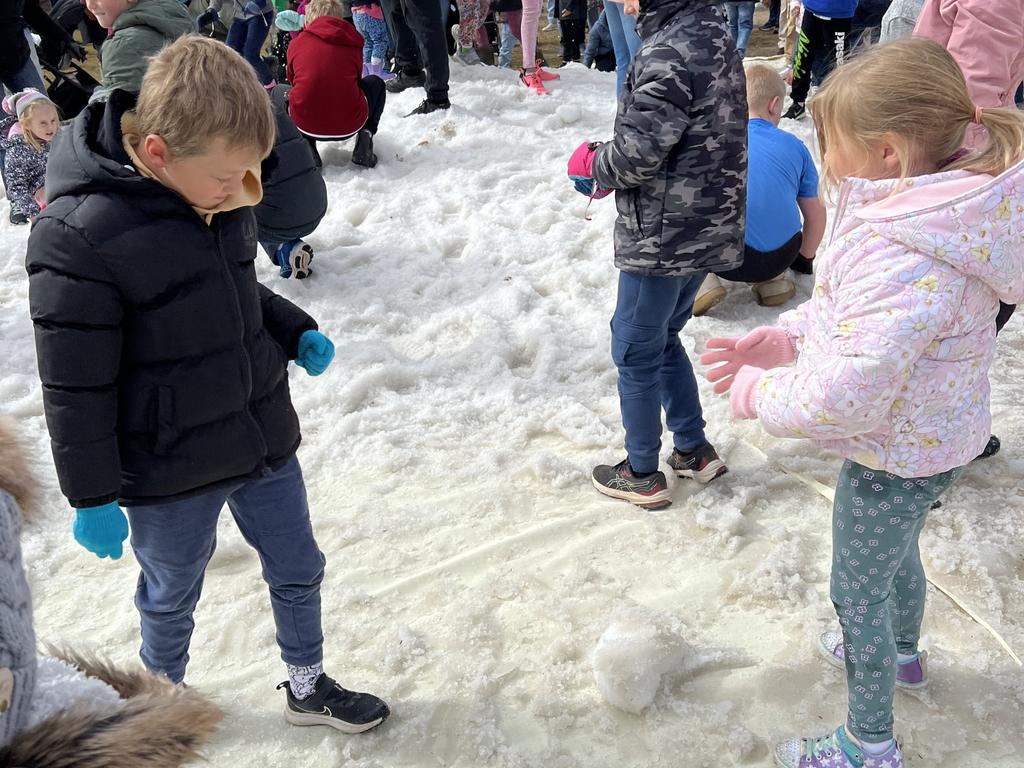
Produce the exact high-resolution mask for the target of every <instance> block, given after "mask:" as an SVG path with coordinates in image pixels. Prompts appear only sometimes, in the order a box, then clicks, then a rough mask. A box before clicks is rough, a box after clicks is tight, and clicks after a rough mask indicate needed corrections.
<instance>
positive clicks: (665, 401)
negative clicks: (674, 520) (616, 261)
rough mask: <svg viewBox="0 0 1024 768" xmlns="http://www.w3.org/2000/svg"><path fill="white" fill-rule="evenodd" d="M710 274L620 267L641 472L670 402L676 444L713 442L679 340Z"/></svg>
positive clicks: (620, 326) (622, 335) (626, 385)
mask: <svg viewBox="0 0 1024 768" xmlns="http://www.w3.org/2000/svg"><path fill="white" fill-rule="evenodd" d="M608 5H612V4H611V3H609V4H608ZM608 5H606V6H605V7H606V8H607V7H608ZM705 276H706V275H705V273H703V272H698V273H696V274H693V275H685V276H683V277H648V276H644V275H636V274H633V273H631V272H619V295H618V299H617V301H616V304H615V315H614V316H613V317H612V359H613V360H614V361H615V366H616V367H617V368H618V369H619V407H620V409H621V411H622V426H623V427H625V429H626V453H627V454H629V464H630V466H631V467H633V469H634V470H635V471H637V472H654V471H655V470H657V469H658V454H659V453H660V452H661V409H662V408H664V409H665V422H666V424H668V428H669V431H671V432H672V434H673V442H674V444H675V447H676V448H678V449H679V450H681V451H692V450H693V449H694V448H697V447H698V446H701V445H703V444H704V443H705V442H706V439H705V437H704V415H703V412H702V411H701V407H700V396H699V395H698V393H697V379H696V378H695V377H694V375H693V366H692V365H690V360H689V359H688V358H687V357H686V352H685V351H684V350H683V345H682V343H681V342H680V341H679V331H680V330H682V328H683V326H684V325H686V321H687V320H689V319H690V314H691V312H692V311H693V300H694V299H695V298H696V296H697V291H698V289H699V288H700V285H701V283H702V282H704V278H705Z"/></svg>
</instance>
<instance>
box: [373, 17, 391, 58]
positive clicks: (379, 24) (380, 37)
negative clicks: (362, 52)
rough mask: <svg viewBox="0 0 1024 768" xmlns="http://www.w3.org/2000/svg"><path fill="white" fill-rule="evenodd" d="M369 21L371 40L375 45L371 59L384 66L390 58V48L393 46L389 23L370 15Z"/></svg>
mask: <svg viewBox="0 0 1024 768" xmlns="http://www.w3.org/2000/svg"><path fill="white" fill-rule="evenodd" d="M369 22H370V23H369V32H370V41H371V43H372V46H373V50H372V51H371V60H372V61H373V62H374V63H376V64H378V65H379V66H383V64H384V62H385V61H387V58H388V48H390V47H391V35H389V34H388V25H387V24H385V23H384V19H375V18H373V17H369Z"/></svg>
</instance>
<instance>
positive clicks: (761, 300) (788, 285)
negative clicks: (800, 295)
mask: <svg viewBox="0 0 1024 768" xmlns="http://www.w3.org/2000/svg"><path fill="white" fill-rule="evenodd" d="M750 290H752V291H753V292H754V296H755V298H756V299H757V303H758V304H760V305H761V306H762V307H779V306H782V305H783V304H785V303H786V302H787V301H789V300H790V299H792V298H793V297H794V296H796V286H795V285H794V284H793V281H792V280H790V279H789V278H788V277H786V276H785V275H777V276H775V277H773V278H772V279H771V280H765V281H764V282H763V283H753V284H752V285H751V286H750Z"/></svg>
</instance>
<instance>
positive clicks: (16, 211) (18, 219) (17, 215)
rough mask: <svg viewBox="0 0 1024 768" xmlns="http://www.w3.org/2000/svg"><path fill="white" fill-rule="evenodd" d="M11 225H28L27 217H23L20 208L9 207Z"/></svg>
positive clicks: (23, 214)
mask: <svg viewBox="0 0 1024 768" xmlns="http://www.w3.org/2000/svg"><path fill="white" fill-rule="evenodd" d="M10 219H11V224H28V216H26V215H25V213H24V211H22V210H21V208H18V207H16V206H14V205H12V206H11V215H10Z"/></svg>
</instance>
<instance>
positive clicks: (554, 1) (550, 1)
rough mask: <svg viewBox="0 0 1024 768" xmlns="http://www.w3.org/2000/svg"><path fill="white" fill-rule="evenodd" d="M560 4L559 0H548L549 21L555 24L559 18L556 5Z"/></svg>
mask: <svg viewBox="0 0 1024 768" xmlns="http://www.w3.org/2000/svg"><path fill="white" fill-rule="evenodd" d="M557 4H558V0H548V23H549V24H554V23H555V22H556V21H557V19H556V18H555V6H556V5H557Z"/></svg>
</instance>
